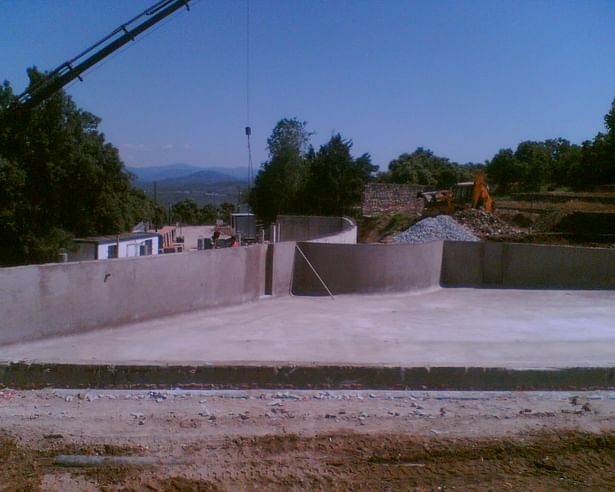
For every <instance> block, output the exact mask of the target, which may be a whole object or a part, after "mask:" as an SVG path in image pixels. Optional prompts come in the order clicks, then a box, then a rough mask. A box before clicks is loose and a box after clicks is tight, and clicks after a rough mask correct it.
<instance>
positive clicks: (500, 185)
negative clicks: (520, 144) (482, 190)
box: [485, 149, 526, 193]
mask: <svg viewBox="0 0 615 492" xmlns="http://www.w3.org/2000/svg"><path fill="white" fill-rule="evenodd" d="M485 169H486V171H487V178H488V180H489V183H491V184H493V185H495V186H496V187H497V191H498V192H499V193H508V192H509V191H517V189H518V188H519V187H520V186H521V183H523V181H524V180H525V176H526V170H525V168H524V166H523V165H522V164H521V163H520V162H519V161H518V160H517V158H516V157H515V153H514V152H513V151H512V149H500V150H499V151H498V153H497V154H496V155H495V156H494V157H493V159H491V161H489V163H488V164H487V166H486V168H485Z"/></svg>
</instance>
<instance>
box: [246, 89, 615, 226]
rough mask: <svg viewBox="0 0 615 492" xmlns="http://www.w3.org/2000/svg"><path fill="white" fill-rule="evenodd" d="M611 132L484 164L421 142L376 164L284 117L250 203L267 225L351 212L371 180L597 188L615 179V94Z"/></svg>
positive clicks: (552, 142) (529, 146) (502, 188)
mask: <svg viewBox="0 0 615 492" xmlns="http://www.w3.org/2000/svg"><path fill="white" fill-rule="evenodd" d="M604 123H605V127H606V130H607V131H606V133H598V135H596V136H595V138H594V139H593V140H588V141H585V142H583V143H582V144H581V145H577V144H573V143H570V142H569V141H568V140H566V139H563V138H554V139H549V140H544V141H540V142H536V141H525V142H521V143H520V144H519V145H517V148H516V149H515V150H512V149H510V148H505V149H500V150H499V151H498V152H497V153H496V154H495V156H494V157H493V158H492V159H490V160H487V161H486V162H485V163H466V164H459V163H457V162H454V161H451V160H450V159H448V158H446V157H441V156H437V155H435V154H434V153H433V152H432V151H431V150H429V149H425V148H423V147H418V148H417V149H416V150H415V151H414V152H412V153H403V154H401V155H400V156H399V157H397V158H396V159H393V160H392V161H391V162H390V163H389V166H388V170H387V171H384V172H380V173H377V174H375V171H376V169H377V167H376V166H374V165H373V164H372V162H371V157H370V155H369V154H363V155H362V156H360V157H358V158H354V157H352V155H351V153H350V150H351V147H352V141H351V140H348V139H344V138H343V137H342V136H341V135H340V134H339V133H338V134H336V135H333V136H332V137H331V139H330V140H329V141H328V142H327V143H326V144H324V145H322V146H321V147H320V148H319V149H318V151H316V150H315V149H314V148H313V146H312V145H311V144H310V137H311V136H312V133H311V132H309V131H308V129H307V123H306V122H302V121H299V120H298V119H296V118H290V119H283V120H281V121H280V122H278V124H277V125H276V127H275V128H274V130H273V132H272V134H271V136H270V137H269V139H268V141H267V148H268V151H269V159H268V160H267V161H266V162H264V163H263V164H262V166H261V169H260V170H259V172H258V174H257V176H256V179H255V183H254V187H253V188H252V190H251V192H250V194H249V196H248V202H249V203H250V205H251V207H252V209H253V210H254V211H255V212H256V214H257V215H258V216H259V217H260V218H261V219H263V220H264V221H265V222H269V221H273V220H275V217H276V215H278V214H293V213H294V214H320V215H344V214H353V213H354V212H356V211H357V205H359V204H360V201H361V191H362V190H363V188H364V186H365V184H366V183H367V182H369V181H376V182H381V183H399V184H404V183H408V184H420V185H424V186H426V187H428V188H431V189H449V188H450V187H451V186H452V185H453V184H455V183H458V182H462V181H471V180H472V179H474V177H475V176H476V175H477V174H486V175H487V179H488V181H489V184H490V185H491V186H492V189H493V190H494V191H495V192H496V193H498V194H506V193H510V192H518V191H540V190H552V189H572V190H576V191H578V190H593V189H595V188H596V187H598V186H600V185H605V184H615V99H614V100H613V102H612V104H611V108H610V111H609V112H608V113H607V115H606V116H605V117H604Z"/></svg>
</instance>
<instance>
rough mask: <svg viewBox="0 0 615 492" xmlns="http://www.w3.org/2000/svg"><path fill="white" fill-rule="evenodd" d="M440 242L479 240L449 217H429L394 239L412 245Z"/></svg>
mask: <svg viewBox="0 0 615 492" xmlns="http://www.w3.org/2000/svg"><path fill="white" fill-rule="evenodd" d="M440 240H447V241H479V238H478V237H476V236H475V235H474V234H472V233H471V232H470V231H469V230H468V229H466V228H465V227H464V226H462V225H461V224H459V222H457V221H455V219H453V218H452V217H450V216H448V215H438V216H437V217H427V218H426V219H423V220H421V221H420V222H417V223H416V224H414V225H413V226H412V227H410V228H409V229H407V230H405V231H404V232H401V233H399V234H398V235H397V236H395V237H393V241H394V242H396V243H410V244H420V243H427V242H429V241H440Z"/></svg>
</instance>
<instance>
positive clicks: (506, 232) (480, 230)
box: [454, 208, 521, 238]
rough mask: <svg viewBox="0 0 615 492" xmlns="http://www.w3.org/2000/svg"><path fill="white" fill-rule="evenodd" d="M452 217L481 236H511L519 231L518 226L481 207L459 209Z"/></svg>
mask: <svg viewBox="0 0 615 492" xmlns="http://www.w3.org/2000/svg"><path fill="white" fill-rule="evenodd" d="M454 218H455V220H456V221H457V222H459V223H460V224H463V225H464V226H465V227H467V228H468V229H469V230H470V231H472V232H473V233H474V234H475V235H476V236H478V237H481V238H484V237H491V236H511V235H516V234H520V233H521V231H520V230H519V229H518V228H516V227H513V226H512V225H510V224H509V223H507V222H504V221H503V220H502V219H500V218H498V217H496V216H495V215H493V214H490V213H487V212H485V211H484V210H481V209H475V208H474V209H472V208H468V209H465V210H459V211H458V212H456V213H455V215H454Z"/></svg>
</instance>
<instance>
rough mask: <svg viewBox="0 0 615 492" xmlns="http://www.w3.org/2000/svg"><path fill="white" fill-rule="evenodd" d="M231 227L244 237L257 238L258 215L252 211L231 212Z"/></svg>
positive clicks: (237, 234) (236, 233)
mask: <svg viewBox="0 0 615 492" xmlns="http://www.w3.org/2000/svg"><path fill="white" fill-rule="evenodd" d="M231 227H232V228H233V231H234V233H235V235H236V236H241V238H242V239H256V215H254V214H251V213H236V214H231Z"/></svg>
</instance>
